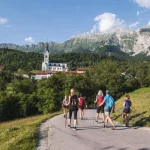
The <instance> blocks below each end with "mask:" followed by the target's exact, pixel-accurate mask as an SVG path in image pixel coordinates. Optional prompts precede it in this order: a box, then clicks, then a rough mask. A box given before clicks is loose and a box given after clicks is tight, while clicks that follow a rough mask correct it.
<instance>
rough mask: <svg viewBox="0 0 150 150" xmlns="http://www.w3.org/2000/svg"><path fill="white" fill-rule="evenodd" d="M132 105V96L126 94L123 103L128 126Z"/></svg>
mask: <svg viewBox="0 0 150 150" xmlns="http://www.w3.org/2000/svg"><path fill="white" fill-rule="evenodd" d="M131 105H132V102H131V100H130V96H129V95H126V96H125V100H124V103H123V107H124V109H123V118H124V121H125V124H126V127H128V126H129V114H130V107H131Z"/></svg>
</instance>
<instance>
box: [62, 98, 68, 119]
mask: <svg viewBox="0 0 150 150" xmlns="http://www.w3.org/2000/svg"><path fill="white" fill-rule="evenodd" d="M68 102H69V99H68V96H67V95H65V98H64V100H63V101H62V107H63V110H64V118H66V117H67V112H68V106H67V104H68Z"/></svg>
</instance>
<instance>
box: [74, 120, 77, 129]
mask: <svg viewBox="0 0 150 150" xmlns="http://www.w3.org/2000/svg"><path fill="white" fill-rule="evenodd" d="M74 127H77V119H74Z"/></svg>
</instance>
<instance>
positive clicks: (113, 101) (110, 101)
mask: <svg viewBox="0 0 150 150" xmlns="http://www.w3.org/2000/svg"><path fill="white" fill-rule="evenodd" d="M114 105H115V100H114V99H113V97H112V96H109V97H108V107H109V108H112V107H113V106H114Z"/></svg>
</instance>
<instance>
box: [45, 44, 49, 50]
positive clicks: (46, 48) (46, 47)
mask: <svg viewBox="0 0 150 150" xmlns="http://www.w3.org/2000/svg"><path fill="white" fill-rule="evenodd" d="M48 48H49V46H48V42H46V46H45V52H46V51H48V52H49V49H48Z"/></svg>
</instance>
